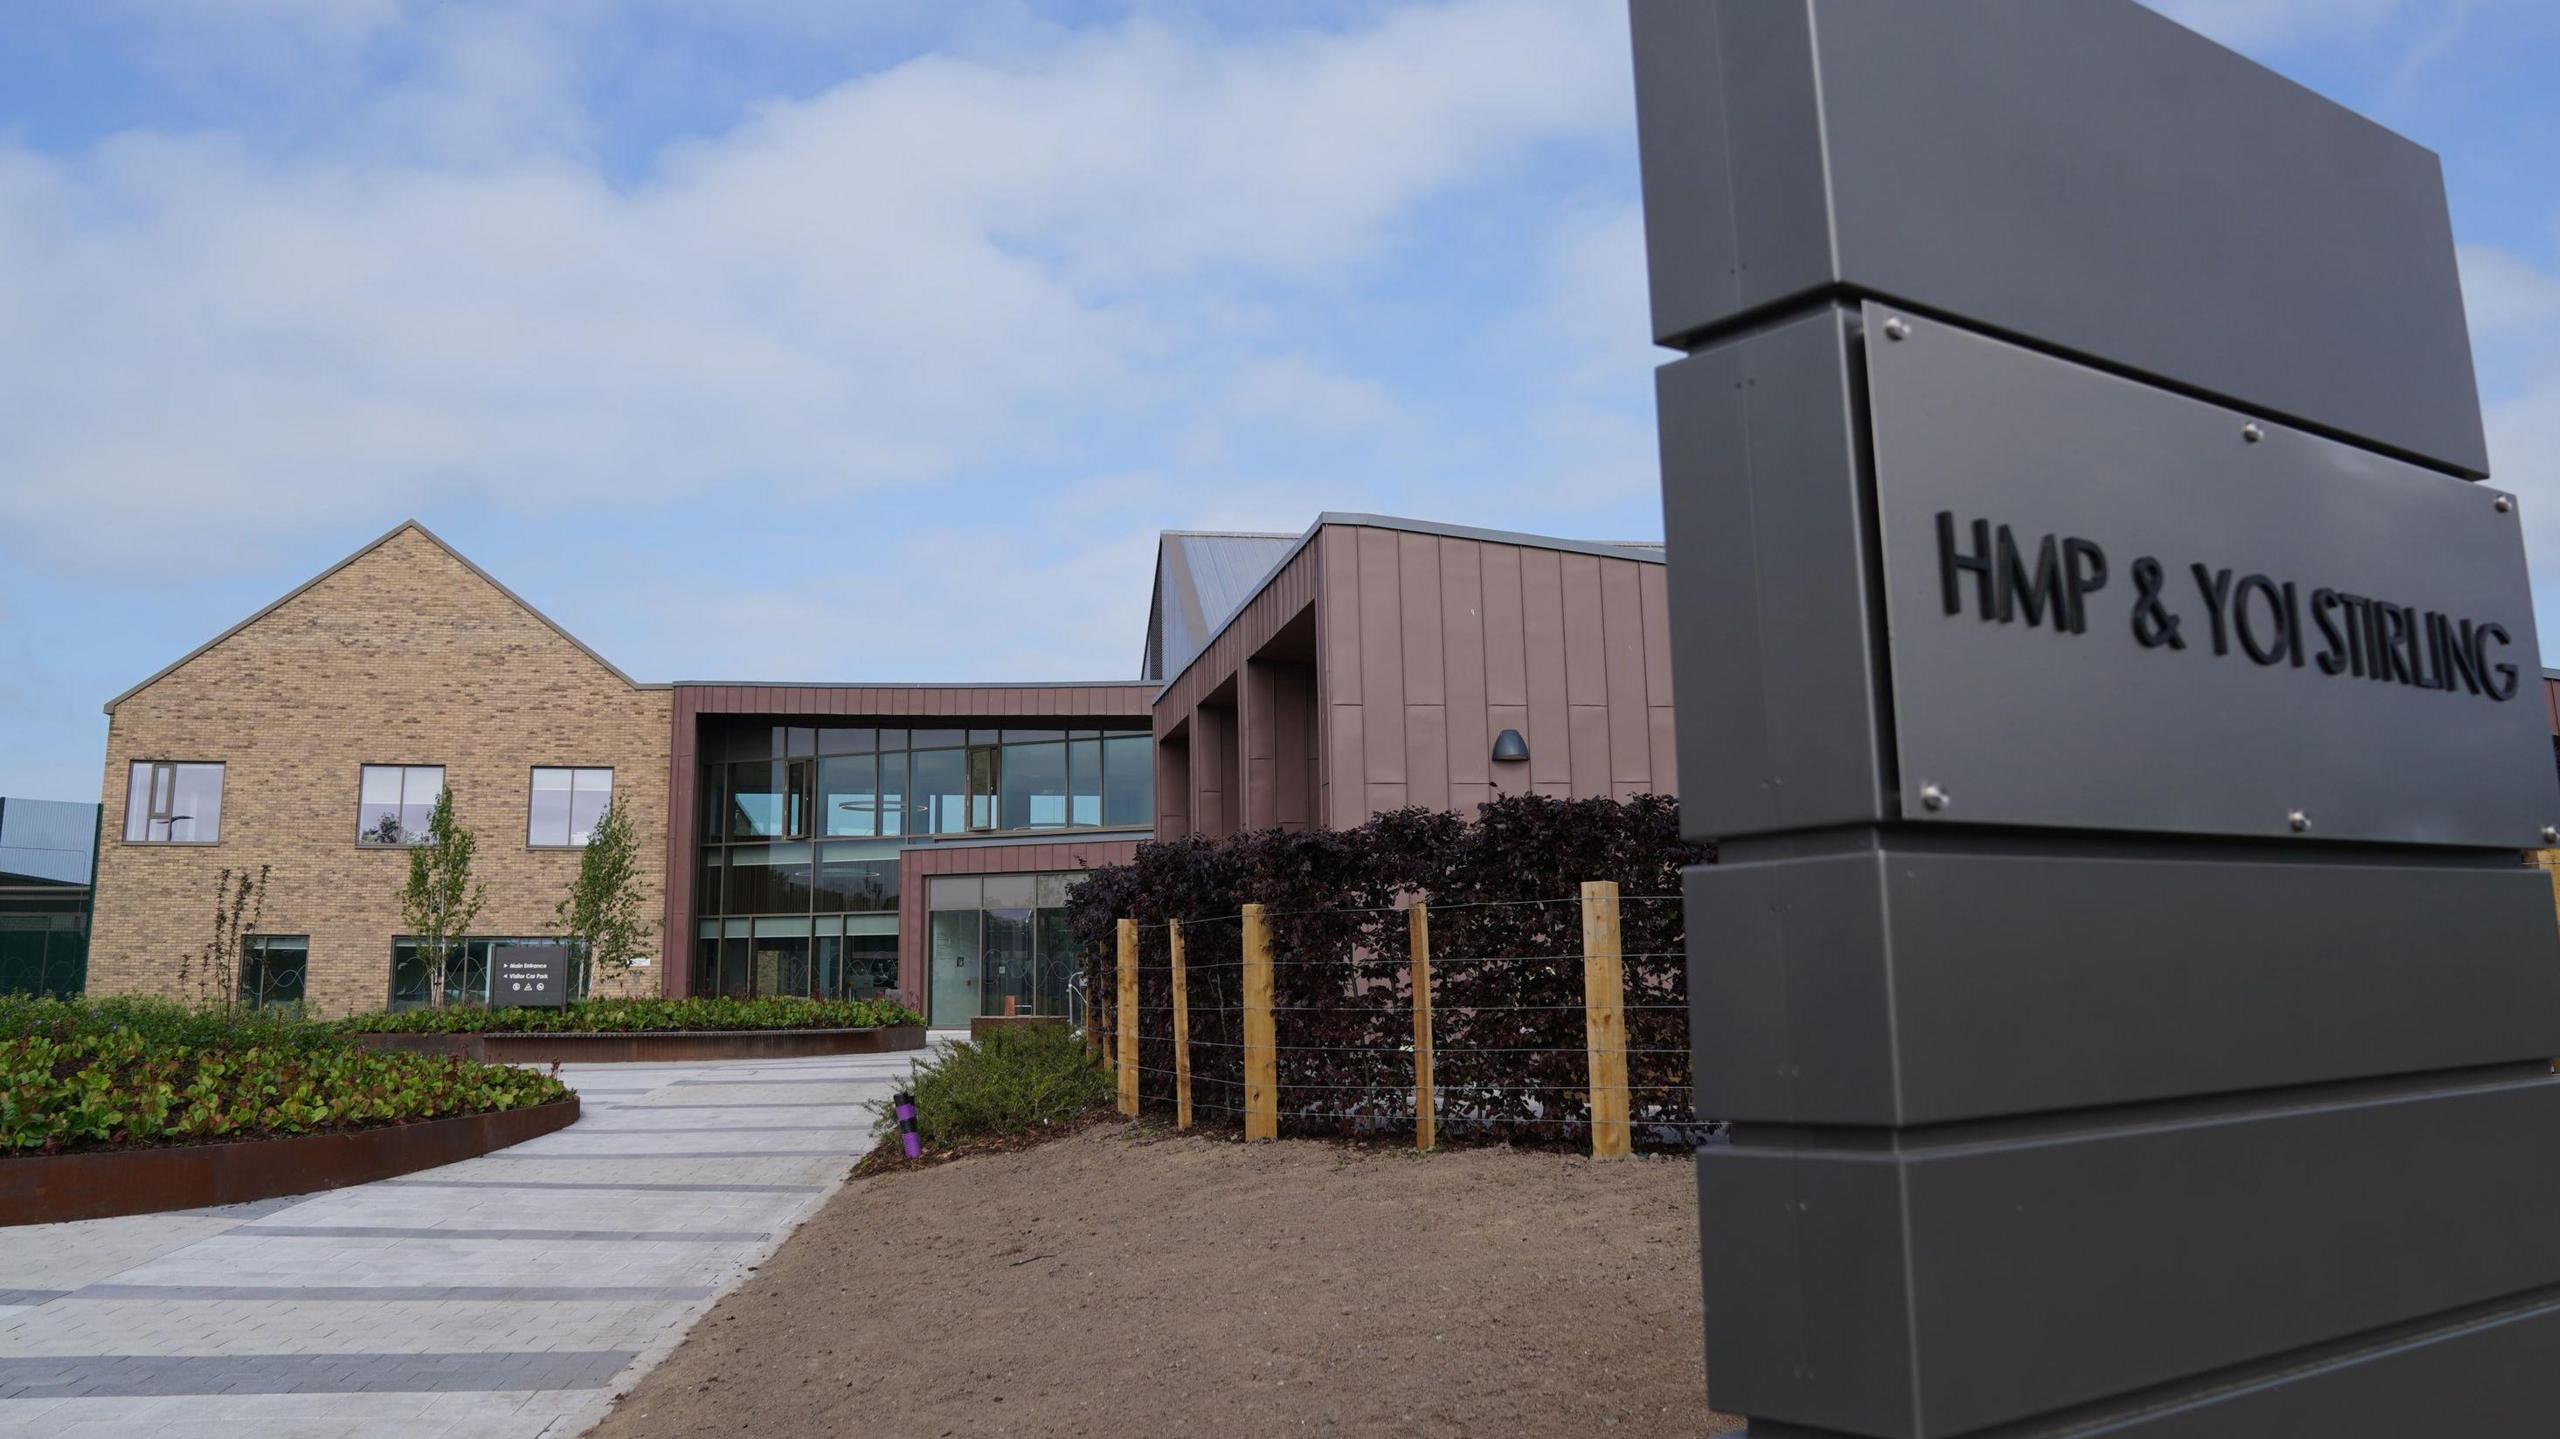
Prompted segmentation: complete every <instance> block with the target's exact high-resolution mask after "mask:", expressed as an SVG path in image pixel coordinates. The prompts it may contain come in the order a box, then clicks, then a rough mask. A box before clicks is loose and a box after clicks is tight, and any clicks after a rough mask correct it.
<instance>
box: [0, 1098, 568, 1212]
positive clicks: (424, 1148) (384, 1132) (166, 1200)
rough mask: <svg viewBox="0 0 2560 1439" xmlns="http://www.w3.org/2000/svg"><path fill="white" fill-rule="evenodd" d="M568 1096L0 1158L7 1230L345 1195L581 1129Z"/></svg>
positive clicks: (1, 1202)
mask: <svg viewBox="0 0 2560 1439" xmlns="http://www.w3.org/2000/svg"><path fill="white" fill-rule="evenodd" d="M577 1118H578V1099H577V1096H576V1095H574V1094H573V1095H570V1096H568V1097H567V1098H564V1099H556V1100H553V1101H551V1102H549V1103H547V1104H540V1105H535V1106H533V1107H531V1108H528V1109H502V1110H496V1111H493V1112H490V1113H486V1114H463V1115H456V1116H453V1117H451V1118H446V1119H426V1120H419V1121H417V1122H415V1123H410V1124H388V1125H381V1126H377V1127H375V1128H370V1129H351V1130H343V1131H340V1132H337V1133H328V1134H304V1135H297V1136H294V1137H292V1138H286V1139H243V1140H235V1141H232V1142H229V1143H219V1144H164V1145H155V1146H150V1147H146V1148H133V1149H98V1150H88V1151H82V1152H78V1153H71V1154H51V1155H41V1154H40V1155H21V1156H18V1157H15V1158H9V1159H0V1226H7V1225H16V1224H59V1223H62V1222H64V1221H66V1220H73V1219H108V1218H113V1217H114V1216H117V1215H120V1214H157V1213H159V1212H161V1211H163V1210H169V1209H200V1208H203V1207H205V1206H207V1205H214V1204H244V1203H247V1202H248V1201H250V1200H252V1199H273V1198H275V1197H276V1196H278V1195H284V1194H308V1193H311V1192H313V1191H315V1190H321V1189H343V1188H345V1187H346V1186H348V1185H350V1184H364V1183H368V1182H370V1181H372V1180H376V1179H388V1178H390V1177H392V1176H394V1175H399V1174H410V1173H414V1172H416V1171H418V1170H421V1169H433V1168H435V1167H436V1166H437V1165H440V1164H452V1163H455V1162H457V1161H459V1160H464V1159H472V1158H476V1157H478V1156H480V1155H483V1154H487V1153H489V1152H490V1151H492V1150H498V1149H504V1148H506V1147H507V1146H508V1145H511V1144H522V1143H523V1142H524V1141H526V1140H528V1139H532V1138H534V1137H536V1136H538V1135H544V1134H549V1133H550V1132H552V1131H553V1130H555V1129H563V1128H566V1127H568V1126H569V1125H571V1124H573V1123H575V1122H576V1121H577Z"/></svg>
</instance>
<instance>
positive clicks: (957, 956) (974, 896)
mask: <svg viewBox="0 0 2560 1439" xmlns="http://www.w3.org/2000/svg"><path fill="white" fill-rule="evenodd" d="M1083 878H1084V874H1083V873H1082V872H1081V871H1078V872H1073V873H1060V874H986V875H978V874H966V875H937V876H935V877H934V878H933V879H932V880H931V881H929V882H928V883H927V885H926V887H925V909H926V911H927V914H926V923H927V924H928V926H930V930H931V933H930V934H929V935H928V937H927V938H928V958H927V961H926V965H927V972H928V973H929V974H930V975H931V979H930V980H929V981H928V983H927V984H926V986H925V987H926V989H927V991H928V996H927V998H928V1001H929V1004H930V1015H929V1017H930V1018H931V1020H932V1022H933V1023H935V1024H938V1025H945V1026H953V1027H957V1026H959V1025H964V1024H967V1023H968V1022H969V1021H970V1019H971V1018H973V1017H975V1016H977V1015H1002V1014H1014V1015H1024V1014H1047V1015H1064V1016H1069V1017H1076V1016H1079V1015H1080V1014H1081V1012H1082V1006H1081V1001H1080V999H1079V998H1078V996H1076V995H1075V994H1074V992H1073V986H1072V983H1071V981H1072V980H1073V978H1074V976H1075V973H1076V971H1077V970H1078V969H1079V968H1080V967H1081V966H1082V965H1083V963H1084V952H1083V950H1082V949H1080V948H1079V947H1078V946H1077V945H1076V942H1075V940H1074V938H1073V937H1072V936H1071V935H1070V934H1069V932H1068V930H1067V910H1066V905H1067V890H1068V888H1069V887H1070V886H1072V885H1074V884H1076V883H1077V882H1078V881H1080V880H1082V879H1083Z"/></svg>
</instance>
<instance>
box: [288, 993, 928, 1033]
mask: <svg viewBox="0 0 2560 1439" xmlns="http://www.w3.org/2000/svg"><path fill="white" fill-rule="evenodd" d="M922 1023H924V1016H923V1015H921V1014H918V1013H916V1012H915V1011H914V1010H912V1009H908V1008H906V1007H905V1006H903V1005H900V1004H897V1003H894V1002H892V1001H890V1000H886V999H586V1000H580V1001H578V1002H577V1003H575V1004H571V1005H567V1006H565V1007H563V1008H560V1009H480V1008H475V1007H470V1006H460V1005H457V1006H450V1007H447V1008H443V1009H407V1010H402V1011H400V1012H399V1013H397V1014H388V1013H384V1014H359V1015H357V1016H355V1017H354V1018H352V1019H342V1020H339V1021H338V1028H339V1030H340V1031H341V1032H343V1033H348V1034H583V1033H605V1034H636V1033H653V1032H659V1031H666V1030H685V1029H721V1030H730V1029H879V1028H885V1027H888V1026H891V1025H910V1024H922Z"/></svg>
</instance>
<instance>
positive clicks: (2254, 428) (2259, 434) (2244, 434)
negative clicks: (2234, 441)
mask: <svg viewBox="0 0 2560 1439" xmlns="http://www.w3.org/2000/svg"><path fill="white" fill-rule="evenodd" d="M2266 437H2267V432H2266V431H2264V430H2262V429H2259V428H2258V422H2257V421H2255V420H2251V421H2250V422H2249V423H2247V424H2245V425H2242V426H2241V427H2240V438H2242V439H2244V440H2247V441H2248V442H2249V443H2250V444H2253V445H2254V444H2256V443H2257V442H2258V441H2260V440H2263V439H2265V438H2266Z"/></svg>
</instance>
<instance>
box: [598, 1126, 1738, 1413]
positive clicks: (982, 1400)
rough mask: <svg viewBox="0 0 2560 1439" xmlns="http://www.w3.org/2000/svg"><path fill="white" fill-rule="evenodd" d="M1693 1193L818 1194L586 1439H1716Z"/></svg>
mask: <svg viewBox="0 0 2560 1439" xmlns="http://www.w3.org/2000/svg"><path fill="white" fill-rule="evenodd" d="M1699 1325H1700V1316H1699V1300H1698V1236H1697V1207H1696V1195H1695V1179H1694V1170H1693V1168H1692V1166H1691V1165H1690V1163H1689V1161H1688V1160H1686V1159H1685V1158H1678V1159H1662V1158H1638V1159H1633V1160H1620V1161H1614V1162H1610V1163H1595V1162H1593V1161H1591V1160H1588V1159H1584V1158H1579V1157H1575V1156H1567V1155H1558V1154H1552V1153H1543V1152H1535V1151H1513V1150H1502V1149H1470V1150H1453V1151H1448V1152H1444V1153H1440V1154H1433V1155H1428V1156H1414V1155H1411V1154H1408V1153H1403V1152H1399V1151H1393V1150H1382V1149H1355V1148H1349V1147H1344V1146H1339V1145H1331V1144H1324V1143H1318V1142H1309V1141H1284V1142H1281V1143H1277V1144H1262V1145H1253V1146H1245V1145H1239V1144H1234V1143H1230V1142H1225V1141H1219V1140H1209V1139H1198V1138H1191V1137H1187V1136H1183V1137H1176V1136H1171V1135H1168V1134H1167V1133H1166V1132H1164V1131H1163V1130H1160V1129H1155V1128H1152V1127H1147V1126H1132V1125H1125V1124H1115V1125H1107V1126H1101V1127H1097V1128H1092V1129H1087V1130H1084V1131H1082V1132H1080V1133H1076V1134H1073V1135H1070V1136H1068V1137H1066V1138H1063V1139H1060V1140H1057V1141H1056V1142H1054V1143H1049V1144H1044V1145H1041V1146H1039V1147H1037V1148H1032V1149H1027V1150H1021V1151H1018V1152H1013V1153H1000V1154H989V1155H984V1156H981V1157H977V1158H972V1159H969V1160H966V1161H964V1162H961V1163H955V1164H945V1165H940V1166H936V1167H932V1168H927V1169H921V1170H914V1171H906V1172H900V1173H892V1174H886V1175H880V1176H877V1177H873V1178H867V1179H859V1180H856V1181H854V1182H853V1183H851V1184H849V1185H847V1186H846V1187H845V1188H844V1189H843V1190H842V1191H840V1192H839V1193H838V1194H837V1195H836V1196H835V1198H834V1199H832V1200H831V1201H829V1203H828V1204H827V1206H826V1207H825V1208H824V1209H823V1210H821V1211H820V1212H819V1213H818V1215H817V1216H816V1217H815V1218H813V1219H811V1220H810V1222H809V1223H808V1224H807V1225H805V1226H803V1227H802V1228H801V1230H800V1231H799V1232H798V1233H797V1234H795V1235H794V1236H793V1237H792V1238H791V1240H790V1241H789V1242H788V1243H786V1244H785V1245H784V1246H783V1247H782V1249H781V1250H780V1251H779V1252H778V1253H776V1254H775V1256H774V1257H773V1259H772V1260H771V1261H770V1262H768V1263H767V1264H766V1265H765V1266H764V1267H763V1269H762V1271H761V1272H759V1273H758V1274H756V1275H755V1276H754V1277H753V1278H751V1279H750V1280H749V1281H748V1282H747V1283H746V1284H745V1285H743V1286H742V1287H740V1288H739V1289H738V1290H737V1291H736V1292H734V1293H732V1294H731V1295H729V1296H728V1297H727V1298H726V1299H723V1300H722V1301H721V1302H720V1304H719V1305H718V1306H717V1307H716V1308H714V1309H713V1311H712V1312H711V1314H710V1315H709V1316H708V1317H707V1318H705V1319H704V1320H703V1322H702V1324H701V1325H700V1326H699V1327H697V1328H696V1329H695V1330H694V1332H693V1334H692V1335H691V1336H690V1337H689V1338H687V1339H686V1340H685V1342H684V1343H683V1344H682V1345H681V1346H679V1347H678V1348H677V1349H676V1351H675V1353H674V1354H672V1355H671V1356H669V1358H668V1359H667V1360H666V1362H665V1363H663V1364H661V1365H659V1366H658V1367H657V1368H656V1369H654V1370H652V1371H651V1372H650V1373H649V1374H648V1375H647V1376H646V1377H645V1378H644V1379H643V1380H642V1381H641V1382H640V1383H639V1384H638V1385H637V1386H635V1387H634V1388H633V1390H632V1391H631V1392H630V1393H629V1394H627V1395H625V1396H623V1397H622V1399H621V1400H620V1401H619V1402H618V1403H617V1404H616V1405H615V1406H614V1409H613V1412H612V1413H611V1414H609V1415H608V1416H607V1417H606V1418H605V1420H604V1421H603V1422H602V1423H601V1424H600V1425H598V1426H597V1428H596V1429H595V1430H593V1431H592V1432H593V1433H594V1434H595V1435H597V1436H599V1439H644V1436H646V1439H656V1436H670V1439H671V1436H680V1435H697V1434H754V1435H758V1436H777V1439H780V1436H799V1435H820V1434H827V1435H834V1434H884V1435H978V1434H1041V1435H1047V1434H1058V1435H1097V1436H1098V1435H1105V1434H1108V1435H1112V1436H1115V1439H1129V1436H1152V1435H1165V1436H1195V1435H1207V1434H1267V1433H1323V1434H1397V1435H1431V1436H1464V1435H1495V1434H1499V1435H1577V1436H1578V1435H1588V1434H1594V1433H1599V1432H1604V1431H1605V1432H1608V1433H1613V1434H1628V1435H1706V1434H1722V1433H1727V1432H1731V1431H1733V1430H1736V1429H1738V1428H1740V1424H1739V1422H1738V1421H1736V1420H1732V1419H1728V1418H1725V1417H1723V1416H1720V1415H1714V1414H1711V1413H1710V1412H1709V1411H1708V1409H1707V1406H1706V1394H1705V1388H1704V1377H1705V1376H1704V1371H1703V1365H1702V1362H1701V1356H1700V1350H1701V1339H1700V1329H1699Z"/></svg>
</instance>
